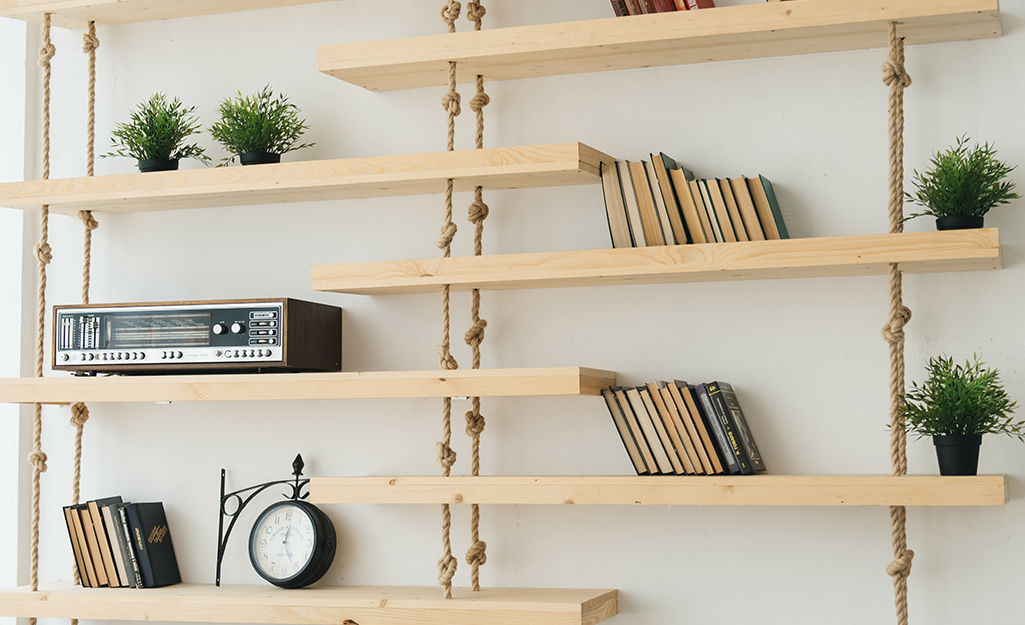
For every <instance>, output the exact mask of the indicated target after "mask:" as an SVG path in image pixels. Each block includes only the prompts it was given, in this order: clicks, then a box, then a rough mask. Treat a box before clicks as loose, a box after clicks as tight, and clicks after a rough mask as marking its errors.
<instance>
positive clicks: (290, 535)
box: [249, 500, 335, 588]
mask: <svg viewBox="0 0 1025 625" xmlns="http://www.w3.org/2000/svg"><path fill="white" fill-rule="evenodd" d="M334 557H335V528H334V525H333V524H332V523H331V519H329V518H328V517H327V515H325V514H324V512H323V511H321V509H320V508H318V507H316V506H315V505H313V504H311V503H309V502H308V501H300V500H295V501H292V500H286V501H279V502H277V503H275V504H272V505H270V506H269V507H268V508H267V509H266V510H264V511H263V512H262V513H260V516H259V518H258V519H257V520H256V523H255V524H254V525H253V529H252V531H251V532H250V533H249V561H250V562H251V563H252V565H253V568H254V569H256V572H257V573H259V575H260V577H262V578H264V579H265V580H267V581H268V582H270V583H272V584H274V585H275V586H280V587H282V588H302V587H304V586H309V585H310V584H312V583H314V582H316V581H317V580H319V579H320V578H321V577H323V576H324V574H325V573H327V570H328V568H329V567H330V566H331V562H332V561H333V560H334Z"/></svg>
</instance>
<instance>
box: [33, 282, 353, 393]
mask: <svg viewBox="0 0 1025 625" xmlns="http://www.w3.org/2000/svg"><path fill="white" fill-rule="evenodd" d="M53 319H54V323H53V328H54V330H53V368H54V370H57V371H74V372H78V373H101V372H102V373H124V374H130V373H188V372H200V371H222V372H227V371H233V372H247V371H251V372H260V371H279V372H280V371H339V370H341V368H342V309H341V308H337V307H335V306H327V305H324V304H316V303H313V302H305V301H302V300H295V299H289V298H282V299H251V300H226V301H210V302H161V303H147V304H90V305H82V306H54V309H53Z"/></svg>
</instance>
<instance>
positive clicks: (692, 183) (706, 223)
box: [687, 179, 715, 243]
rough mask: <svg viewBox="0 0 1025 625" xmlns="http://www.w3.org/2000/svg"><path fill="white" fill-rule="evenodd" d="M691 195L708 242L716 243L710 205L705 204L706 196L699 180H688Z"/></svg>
mask: <svg viewBox="0 0 1025 625" xmlns="http://www.w3.org/2000/svg"><path fill="white" fill-rule="evenodd" d="M687 186H689V187H690V195H691V197H692V198H694V207H695V209H696V210H697V212H698V219H700V220H701V229H702V231H703V232H704V233H705V242H706V243H715V232H714V231H713V230H712V222H711V220H710V219H709V217H708V207H707V206H706V205H705V198H704V196H703V195H702V194H701V186H700V185H699V184H698V181H697V180H693V179H691V180H688V181H687Z"/></svg>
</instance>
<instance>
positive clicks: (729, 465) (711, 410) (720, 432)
mask: <svg viewBox="0 0 1025 625" xmlns="http://www.w3.org/2000/svg"><path fill="white" fill-rule="evenodd" d="M692 388H693V390H694V399H695V404H696V405H697V408H698V412H700V413H701V419H702V421H704V422H705V427H707V428H708V431H709V433H710V434H711V437H712V443H713V445H714V446H715V451H716V453H718V454H719V459H720V460H721V461H722V465H723V469H725V471H724V472H725V473H729V474H730V475H740V474H741V472H742V469H741V468H740V463H739V462H738V461H737V455H736V453H734V451H733V447H732V446H731V445H730V442H729V439H728V438H727V437H726V429H725V428H724V427H723V425H722V422H721V421H720V420H719V418H718V416H717V414H716V412H715V407H714V406H713V405H712V400H711V399H709V397H708V389H707V388H706V387H705V385H704V384H695V385H694V386H693V387H692Z"/></svg>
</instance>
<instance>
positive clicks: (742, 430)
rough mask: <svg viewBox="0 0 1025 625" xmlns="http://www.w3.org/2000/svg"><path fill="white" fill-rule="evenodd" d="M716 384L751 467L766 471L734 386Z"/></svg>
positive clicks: (723, 383)
mask: <svg viewBox="0 0 1025 625" xmlns="http://www.w3.org/2000/svg"><path fill="white" fill-rule="evenodd" d="M714 384H718V385H719V391H720V395H721V396H722V399H723V402H724V403H725V404H726V409H727V411H728V412H729V414H730V416H731V417H732V418H733V423H734V424H736V426H737V432H738V433H739V434H740V444H741V445H742V446H743V447H744V451H746V452H747V456H748V458H750V459H751V467H752V468H753V469H754V470H755V471H764V470H765V461H764V460H762V453H761V452H760V451H758V445H756V444H755V437H754V434H752V433H751V428H750V427H748V425H747V417H745V416H744V411H743V410H741V409H740V400H738V399H737V393H736V392H735V391H734V390H733V386H731V385H730V383H729V382H714Z"/></svg>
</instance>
